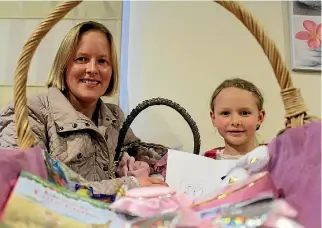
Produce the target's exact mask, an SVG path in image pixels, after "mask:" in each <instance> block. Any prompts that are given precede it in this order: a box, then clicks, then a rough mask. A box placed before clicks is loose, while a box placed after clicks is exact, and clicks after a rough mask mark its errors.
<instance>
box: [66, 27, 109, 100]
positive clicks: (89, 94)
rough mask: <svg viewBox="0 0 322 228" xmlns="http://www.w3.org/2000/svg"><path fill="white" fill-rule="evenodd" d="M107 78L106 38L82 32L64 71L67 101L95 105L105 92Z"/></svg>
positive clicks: (100, 34) (93, 33)
mask: <svg viewBox="0 0 322 228" xmlns="http://www.w3.org/2000/svg"><path fill="white" fill-rule="evenodd" d="M111 76H112V64H111V47H110V43H109V41H108V39H107V37H106V35H105V34H104V33H103V32H101V31H97V30H90V31H87V32H85V33H83V34H82V36H81V37H80V39H79V42H78V45H77V48H76V52H75V54H74V56H72V58H71V59H70V61H69V62H68V65H67V68H66V75H65V77H66V84H67V88H68V92H69V93H70V94H69V96H70V99H76V100H77V101H78V102H82V103H94V102H97V101H98V99H99V98H100V97H101V96H102V95H103V94H104V93H105V92H106V90H107V88H108V86H109V84H110V81H111Z"/></svg>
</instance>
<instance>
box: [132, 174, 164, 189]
mask: <svg viewBox="0 0 322 228" xmlns="http://www.w3.org/2000/svg"><path fill="white" fill-rule="evenodd" d="M136 179H137V180H138V181H139V183H140V187H148V186H168V184H167V183H165V182H164V181H163V180H161V179H159V178H154V177H147V176H142V177H137V178H136Z"/></svg>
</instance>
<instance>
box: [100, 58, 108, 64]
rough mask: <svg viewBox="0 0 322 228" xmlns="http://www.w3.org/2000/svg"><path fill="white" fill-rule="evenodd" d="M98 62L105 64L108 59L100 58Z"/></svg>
mask: <svg viewBox="0 0 322 228" xmlns="http://www.w3.org/2000/svg"><path fill="white" fill-rule="evenodd" d="M98 63H99V64H103V63H107V61H106V60H105V59H99V60H98Z"/></svg>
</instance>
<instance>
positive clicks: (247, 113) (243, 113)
mask: <svg viewBox="0 0 322 228" xmlns="http://www.w3.org/2000/svg"><path fill="white" fill-rule="evenodd" d="M240 114H241V115H242V116H248V115H249V114H250V112H248V111H243V112H241V113H240Z"/></svg>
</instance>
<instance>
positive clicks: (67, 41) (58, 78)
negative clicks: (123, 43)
mask: <svg viewBox="0 0 322 228" xmlns="http://www.w3.org/2000/svg"><path fill="white" fill-rule="evenodd" d="M90 30H96V31H101V32H103V33H104V34H105V35H106V38H107V39H108V41H109V43H110V47H111V63H112V76H111V81H110V84H109V86H108V88H107V90H106V92H105V93H104V96H112V95H113V94H114V93H115V92H116V90H117V89H118V83H119V69H118V59H117V54H116V49H115V44H114V39H113V36H112V34H111V32H110V31H109V30H108V29H107V28H106V27H105V26H104V25H102V24H101V23H98V22H95V21H86V22H82V23H80V24H78V25H76V26H74V27H73V28H72V29H71V30H70V31H69V32H68V33H67V34H66V36H65V37H64V39H63V41H62V42H61V44H60V47H59V49H58V51H57V54H56V57H55V60H54V63H53V66H52V68H51V70H50V72H49V76H48V80H47V83H46V85H47V87H57V88H58V89H60V90H61V91H64V90H66V89H67V86H66V81H65V72H66V67H67V64H68V62H69V60H70V58H71V57H72V56H73V55H74V54H75V52H76V48H77V45H78V41H79V39H80V37H81V36H82V35H83V34H84V33H85V32H87V31H90Z"/></svg>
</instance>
